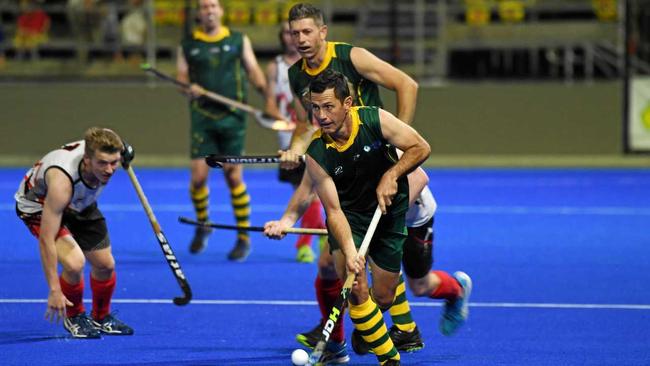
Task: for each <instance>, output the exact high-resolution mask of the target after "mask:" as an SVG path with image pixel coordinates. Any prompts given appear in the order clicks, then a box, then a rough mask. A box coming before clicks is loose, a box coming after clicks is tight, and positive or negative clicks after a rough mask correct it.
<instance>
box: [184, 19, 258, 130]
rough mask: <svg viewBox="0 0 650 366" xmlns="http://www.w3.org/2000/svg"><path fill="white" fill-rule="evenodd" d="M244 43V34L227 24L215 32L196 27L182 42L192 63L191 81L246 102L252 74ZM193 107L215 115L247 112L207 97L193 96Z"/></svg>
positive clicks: (190, 66) (220, 116) (223, 115)
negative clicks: (246, 62) (247, 66)
mask: <svg viewBox="0 0 650 366" xmlns="http://www.w3.org/2000/svg"><path fill="white" fill-rule="evenodd" d="M243 45H244V36H243V34H242V33H239V32H231V31H230V29H228V28H227V27H224V26H222V27H221V29H220V30H219V33H218V34H216V35H214V36H209V35H207V34H205V33H204V32H202V31H200V30H196V31H194V33H193V34H192V35H191V36H189V37H186V38H185V39H183V41H182V42H181V47H182V50H183V56H185V60H186V61H187V64H188V66H189V77H190V82H192V83H196V84H199V85H200V86H202V87H203V88H205V89H207V90H210V91H213V92H215V93H218V94H221V95H223V96H226V97H228V98H230V99H234V100H238V101H240V102H244V103H245V102H246V98H247V86H248V75H247V74H246V70H245V68H244V65H243V61H242V52H243ZM191 107H192V109H195V110H197V111H200V112H201V113H203V114H206V115H208V116H211V117H214V118H222V117H225V115H226V114H228V113H237V114H239V115H240V116H242V117H243V116H244V112H241V111H237V110H235V109H233V108H230V107H228V106H225V105H223V104H221V103H217V102H214V101H211V100H209V99H207V98H205V97H201V98H198V99H195V100H193V101H192V102H191Z"/></svg>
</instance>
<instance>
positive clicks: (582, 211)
mask: <svg viewBox="0 0 650 366" xmlns="http://www.w3.org/2000/svg"><path fill="white" fill-rule="evenodd" d="M99 208H100V209H101V210H102V211H104V212H142V206H141V205H140V204H139V203H125V204H115V203H108V204H102V203H100V204H99ZM152 208H153V210H154V212H176V213H179V214H180V213H193V212H194V209H193V208H192V205H190V204H177V205H174V204H152ZM210 210H211V211H213V212H230V211H231V210H232V207H231V206H230V205H212V206H210ZM284 210H285V205H263V204H260V205H257V204H256V205H255V211H256V212H264V213H268V212H271V213H278V214H280V213H282V212H284ZM0 211H11V212H14V211H15V204H14V203H10V204H7V203H3V204H0ZM437 212H438V213H445V214H493V215H499V214H501V215H567V216H577V215H586V216H650V209H648V208H643V207H625V206H602V207H599V206H585V207H576V206H539V207H536V206H462V205H455V206H454V205H450V206H438V210H437Z"/></svg>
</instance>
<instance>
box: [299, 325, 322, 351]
mask: <svg viewBox="0 0 650 366" xmlns="http://www.w3.org/2000/svg"><path fill="white" fill-rule="evenodd" d="M322 334H323V324H320V323H319V324H318V325H317V326H315V327H314V329H312V330H310V331H309V332H305V333H299V334H296V340H297V341H298V343H300V344H302V345H303V346H305V347H309V348H311V349H314V347H316V343H318V341H319V340H320V337H321V335H322Z"/></svg>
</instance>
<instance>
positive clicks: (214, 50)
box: [210, 47, 221, 53]
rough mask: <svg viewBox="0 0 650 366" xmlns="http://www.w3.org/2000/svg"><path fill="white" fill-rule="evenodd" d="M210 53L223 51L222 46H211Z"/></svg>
mask: <svg viewBox="0 0 650 366" xmlns="http://www.w3.org/2000/svg"><path fill="white" fill-rule="evenodd" d="M210 53H221V48H219V47H212V48H210Z"/></svg>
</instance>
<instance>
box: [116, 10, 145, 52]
mask: <svg viewBox="0 0 650 366" xmlns="http://www.w3.org/2000/svg"><path fill="white" fill-rule="evenodd" d="M121 30H122V46H123V48H124V50H125V51H127V53H128V58H129V62H133V63H135V64H139V63H140V62H141V61H142V56H143V54H144V45H145V41H146V38H147V18H146V15H145V10H144V6H143V0H129V11H128V12H127V14H126V15H125V16H124V18H123V19H122V23H121Z"/></svg>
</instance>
